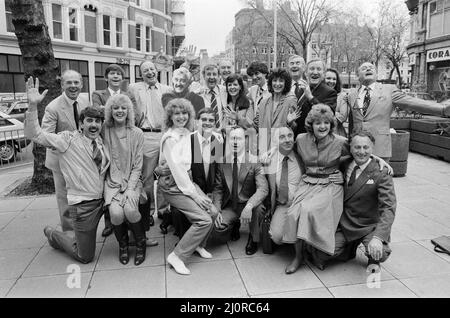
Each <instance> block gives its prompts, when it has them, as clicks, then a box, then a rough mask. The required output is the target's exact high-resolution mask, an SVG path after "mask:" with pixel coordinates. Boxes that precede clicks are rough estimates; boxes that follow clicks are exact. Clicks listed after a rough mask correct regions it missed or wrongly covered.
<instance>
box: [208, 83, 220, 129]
mask: <svg viewBox="0 0 450 318" xmlns="http://www.w3.org/2000/svg"><path fill="white" fill-rule="evenodd" d="M209 93H210V94H211V109H212V110H213V111H214V114H215V117H216V127H217V128H218V127H219V126H220V123H219V120H218V118H219V117H218V112H217V99H216V93H215V92H214V90H210V91H209Z"/></svg>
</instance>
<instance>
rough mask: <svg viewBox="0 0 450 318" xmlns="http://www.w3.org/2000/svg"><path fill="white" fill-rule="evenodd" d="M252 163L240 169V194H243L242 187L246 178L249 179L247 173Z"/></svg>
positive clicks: (242, 165) (245, 164)
mask: <svg viewBox="0 0 450 318" xmlns="http://www.w3.org/2000/svg"><path fill="white" fill-rule="evenodd" d="M250 165H251V164H250V163H242V164H241V166H240V169H239V182H238V193H240V192H241V189H242V186H243V185H244V181H245V178H247V173H248V171H249V170H250Z"/></svg>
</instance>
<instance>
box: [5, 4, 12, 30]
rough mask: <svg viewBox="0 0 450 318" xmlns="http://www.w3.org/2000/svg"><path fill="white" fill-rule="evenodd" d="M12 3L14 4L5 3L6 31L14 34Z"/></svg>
mask: <svg viewBox="0 0 450 318" xmlns="http://www.w3.org/2000/svg"><path fill="white" fill-rule="evenodd" d="M11 3H12V0H6V1H5V14H6V31H7V32H14V24H13V23H12V11H11Z"/></svg>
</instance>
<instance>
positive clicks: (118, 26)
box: [116, 18, 123, 47]
mask: <svg viewBox="0 0 450 318" xmlns="http://www.w3.org/2000/svg"><path fill="white" fill-rule="evenodd" d="M122 37H123V30H122V18H116V46H117V47H122V46H123V41H122Z"/></svg>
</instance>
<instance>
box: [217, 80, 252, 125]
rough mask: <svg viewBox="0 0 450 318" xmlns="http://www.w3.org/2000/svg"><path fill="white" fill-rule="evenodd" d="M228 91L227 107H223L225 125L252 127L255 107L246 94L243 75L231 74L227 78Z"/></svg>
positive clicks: (226, 87)
mask: <svg viewBox="0 0 450 318" xmlns="http://www.w3.org/2000/svg"><path fill="white" fill-rule="evenodd" d="M225 89H226V91H227V107H225V108H224V109H223V112H224V116H223V120H224V122H223V127H231V126H235V125H238V126H241V127H243V128H244V129H247V128H250V127H252V124H253V116H254V115H253V107H252V105H251V104H250V100H249V99H248V98H247V96H246V92H245V86H244V82H243V80H242V77H241V76H239V75H237V74H231V75H230V76H228V77H227V79H226V80H225Z"/></svg>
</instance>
